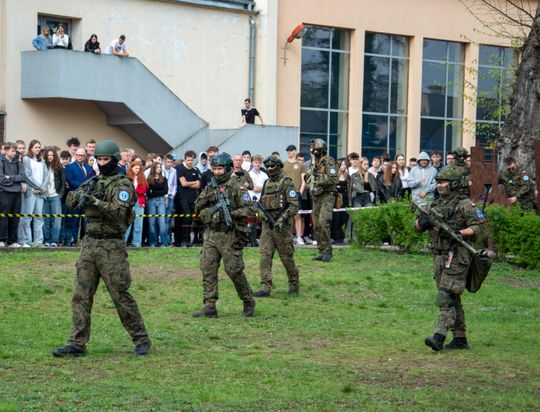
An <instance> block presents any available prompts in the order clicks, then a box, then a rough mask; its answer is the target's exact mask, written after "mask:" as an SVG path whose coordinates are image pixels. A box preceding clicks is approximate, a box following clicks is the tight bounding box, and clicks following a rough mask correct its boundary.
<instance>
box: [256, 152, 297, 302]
mask: <svg viewBox="0 0 540 412" xmlns="http://www.w3.org/2000/svg"><path fill="white" fill-rule="evenodd" d="M264 167H265V168H266V171H267V172H268V175H269V176H270V179H269V180H267V181H266V182H265V183H264V186H263V190H262V194H261V203H262V205H263V206H264V208H265V209H266V210H268V212H269V213H270V214H271V215H272V217H273V218H274V220H275V221H276V224H275V225H274V226H272V225H271V224H270V223H269V222H267V221H266V220H265V217H264V215H263V214H261V215H262V216H261V217H262V218H263V225H262V232H261V240H260V243H259V247H260V249H259V250H260V252H261V260H260V263H259V268H260V272H261V289H260V290H259V291H257V292H255V293H254V294H253V296H256V297H267V296H270V293H271V291H272V258H273V257H274V253H275V251H276V250H277V252H278V254H279V257H280V259H281V262H282V263H283V266H284V267H285V270H286V271H287V276H288V278H289V292H288V294H289V296H295V295H298V286H299V285H298V268H297V267H296V263H295V262H294V246H293V237H292V217H293V216H294V215H295V214H296V213H298V198H297V196H296V190H295V188H294V183H293V181H292V179H291V178H290V177H287V176H284V175H283V173H282V169H283V162H282V161H281V160H280V159H278V158H277V157H275V156H268V157H267V158H266V159H264Z"/></svg>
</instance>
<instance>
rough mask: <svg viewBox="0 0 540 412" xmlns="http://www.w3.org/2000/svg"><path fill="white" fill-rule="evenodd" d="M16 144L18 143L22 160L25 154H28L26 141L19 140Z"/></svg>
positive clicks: (18, 151)
mask: <svg viewBox="0 0 540 412" xmlns="http://www.w3.org/2000/svg"><path fill="white" fill-rule="evenodd" d="M15 144H16V145H17V156H18V158H19V160H20V161H21V162H22V159H23V157H24V155H25V154H26V143H24V141H23V140H17V141H16V142H15Z"/></svg>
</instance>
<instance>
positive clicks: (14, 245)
mask: <svg viewBox="0 0 540 412" xmlns="http://www.w3.org/2000/svg"><path fill="white" fill-rule="evenodd" d="M9 247H21V245H19V244H18V243H12V244H11V245H9Z"/></svg>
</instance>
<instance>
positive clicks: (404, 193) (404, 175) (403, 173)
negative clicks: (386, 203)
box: [396, 153, 411, 197]
mask: <svg viewBox="0 0 540 412" xmlns="http://www.w3.org/2000/svg"><path fill="white" fill-rule="evenodd" d="M396 165H397V170H398V172H399V177H400V179H401V188H402V189H401V197H409V196H410V194H411V189H410V188H409V185H408V184H407V179H408V178H409V169H408V168H407V167H405V155H404V154H403V153H399V154H398V155H396Z"/></svg>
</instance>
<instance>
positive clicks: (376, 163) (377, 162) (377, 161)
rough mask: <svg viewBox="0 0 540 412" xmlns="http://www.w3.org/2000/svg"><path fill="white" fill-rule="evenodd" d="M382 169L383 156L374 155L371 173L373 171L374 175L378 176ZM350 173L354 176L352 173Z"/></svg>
mask: <svg viewBox="0 0 540 412" xmlns="http://www.w3.org/2000/svg"><path fill="white" fill-rule="evenodd" d="M380 171H381V158H380V157H379V156H373V159H371V167H370V168H369V173H371V174H372V175H373V177H375V178H376V177H377V176H378V175H379V172H380ZM349 174H350V173H349ZM350 175H351V176H352V174H350Z"/></svg>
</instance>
